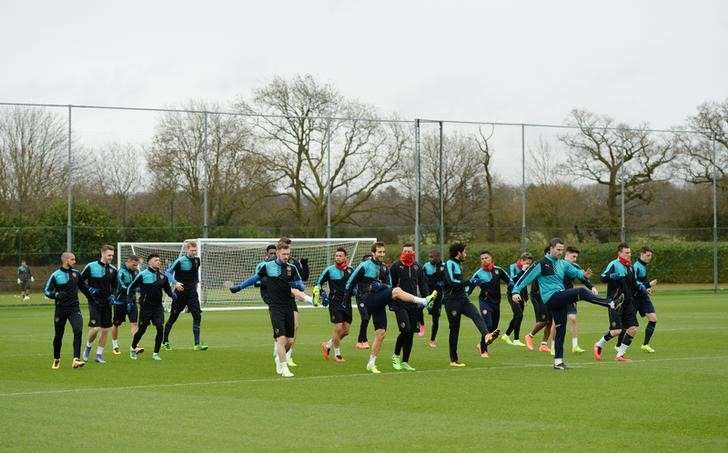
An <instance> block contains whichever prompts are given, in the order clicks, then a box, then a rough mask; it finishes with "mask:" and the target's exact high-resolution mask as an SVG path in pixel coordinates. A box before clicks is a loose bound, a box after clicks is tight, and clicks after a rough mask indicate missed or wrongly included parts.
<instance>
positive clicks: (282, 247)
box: [276, 241, 291, 250]
mask: <svg viewBox="0 0 728 453" xmlns="http://www.w3.org/2000/svg"><path fill="white" fill-rule="evenodd" d="M290 248H291V245H290V244H289V243H287V242H283V241H281V242H279V243H278V245H276V250H289V249H290Z"/></svg>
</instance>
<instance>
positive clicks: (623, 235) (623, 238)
mask: <svg viewBox="0 0 728 453" xmlns="http://www.w3.org/2000/svg"><path fill="white" fill-rule="evenodd" d="M620 159H621V162H622V163H621V165H620V168H619V174H620V177H619V187H620V192H621V195H622V196H621V197H620V199H621V200H620V205H621V206H620V209H621V214H620V217H621V225H620V228H619V240H620V241H621V242H625V241H626V240H627V239H626V236H627V235H626V232H625V222H624V204H625V202H624V150H622V155H621V157H620Z"/></svg>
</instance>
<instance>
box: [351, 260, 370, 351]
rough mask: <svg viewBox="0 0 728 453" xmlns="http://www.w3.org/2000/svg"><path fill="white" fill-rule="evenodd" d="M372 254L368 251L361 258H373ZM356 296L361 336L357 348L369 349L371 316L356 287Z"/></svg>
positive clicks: (358, 338)
mask: <svg viewBox="0 0 728 453" xmlns="http://www.w3.org/2000/svg"><path fill="white" fill-rule="evenodd" d="M371 257H372V254H371V253H369V252H367V253H365V254H364V256H362V258H361V260H362V262H363V261H366V260H368V259H371ZM354 297H355V298H356V308H357V310H359V336H358V337H357V340H356V346H355V348H356V349H369V339H368V338H367V329H369V320H370V319H371V316H369V313H368V312H367V309H366V307H365V306H364V302H362V301H361V295H360V294H359V293H358V292H356V288H354Z"/></svg>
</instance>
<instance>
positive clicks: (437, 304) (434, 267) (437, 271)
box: [422, 250, 445, 348]
mask: <svg viewBox="0 0 728 453" xmlns="http://www.w3.org/2000/svg"><path fill="white" fill-rule="evenodd" d="M429 258H430V260H429V261H428V262H426V263H425V264H424V266H422V270H423V271H424V273H425V278H426V279H427V287H428V288H430V289H435V290H437V297H436V298H435V300H434V301H433V302H432V307H430V308H428V309H427V311H428V312H429V314H430V315H431V316H432V329H431V330H430V340H429V341H428V342H427V346H428V347H430V348H436V347H437V342H436V341H435V339H436V338H437V332H438V330H440V313H441V311H442V288H443V287H444V286H445V265H444V264H443V262H442V260H441V258H440V252H438V251H437V250H432V251H430V255H429Z"/></svg>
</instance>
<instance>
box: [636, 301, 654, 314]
mask: <svg viewBox="0 0 728 453" xmlns="http://www.w3.org/2000/svg"><path fill="white" fill-rule="evenodd" d="M634 304H635V305H636V306H637V311H638V312H639V314H640V316H642V317H643V318H644V317H645V315H647V313H654V312H655V306H654V305H653V304H652V299H650V298H649V297H647V296H641V297H638V298H635V299H634Z"/></svg>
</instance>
